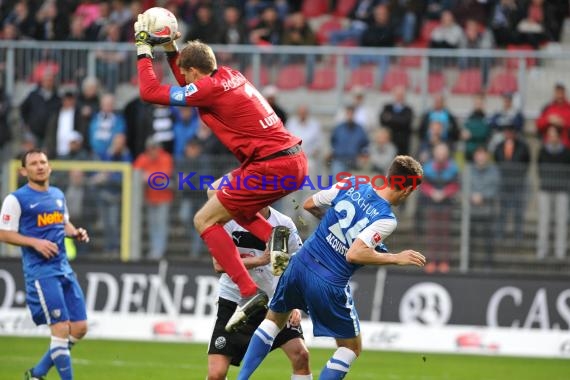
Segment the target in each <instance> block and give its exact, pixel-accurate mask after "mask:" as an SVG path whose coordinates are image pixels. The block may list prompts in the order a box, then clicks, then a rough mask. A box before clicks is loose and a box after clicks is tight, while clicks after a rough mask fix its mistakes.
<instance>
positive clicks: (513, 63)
mask: <svg viewBox="0 0 570 380" xmlns="http://www.w3.org/2000/svg"><path fill="white" fill-rule="evenodd" d="M507 51H512V52H517V51H528V52H532V51H535V50H534V48H533V47H532V46H531V45H508V46H507ZM519 62H520V59H519V58H507V59H506V66H507V69H518V68H519ZM533 66H536V58H527V59H526V68H527V69H528V68H531V67H533Z"/></svg>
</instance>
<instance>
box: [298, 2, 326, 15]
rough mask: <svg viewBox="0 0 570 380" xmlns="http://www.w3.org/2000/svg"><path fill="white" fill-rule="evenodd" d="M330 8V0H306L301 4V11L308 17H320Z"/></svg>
mask: <svg viewBox="0 0 570 380" xmlns="http://www.w3.org/2000/svg"><path fill="white" fill-rule="evenodd" d="M328 10H329V1H328V0H304V1H303V5H302V6H301V12H303V15H304V16H305V17H306V18H311V17H318V16H321V15H323V14H325V13H327V12H328Z"/></svg>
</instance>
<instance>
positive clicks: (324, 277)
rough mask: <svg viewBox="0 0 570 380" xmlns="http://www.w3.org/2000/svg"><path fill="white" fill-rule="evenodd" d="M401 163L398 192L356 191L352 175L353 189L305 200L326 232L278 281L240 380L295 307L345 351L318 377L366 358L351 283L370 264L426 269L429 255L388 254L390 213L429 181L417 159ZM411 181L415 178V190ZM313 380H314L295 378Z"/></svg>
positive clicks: (393, 170) (336, 374) (331, 379)
mask: <svg viewBox="0 0 570 380" xmlns="http://www.w3.org/2000/svg"><path fill="white" fill-rule="evenodd" d="M396 160H397V161H394V164H393V165H391V167H390V173H388V175H389V176H390V177H392V176H394V175H396V176H398V177H400V179H402V178H406V180H405V181H402V182H401V183H400V185H399V186H387V187H383V188H381V189H380V188H376V189H375V188H373V186H372V185H371V184H360V185H356V184H355V182H356V179H355V178H354V177H351V178H350V179H347V182H348V185H351V186H332V187H331V188H330V189H327V190H322V191H319V192H317V193H316V194H314V195H313V196H312V197H310V198H308V199H307V200H306V201H305V203H304V204H303V208H304V209H305V210H306V211H308V212H309V213H311V214H312V215H314V216H315V217H317V218H318V219H320V223H319V226H318V228H317V229H316V230H315V232H314V234H313V235H311V236H310V238H309V239H307V241H306V242H305V244H304V245H303V246H302V247H301V249H300V250H299V251H298V252H297V253H296V254H295V255H293V257H292V258H291V262H290V264H289V266H288V267H287V269H286V271H285V273H283V275H282V276H281V278H280V279H279V282H278V283H277V288H276V290H275V294H274V296H273V298H272V300H271V304H270V306H269V311H268V312H267V314H266V316H265V320H264V321H263V322H261V324H260V325H259V327H258V328H257V330H256V331H255V332H254V333H253V336H252V338H251V340H250V342H249V346H248V349H247V352H246V354H245V356H244V363H243V365H242V369H241V371H240V373H239V375H238V377H237V379H238V380H247V379H249V378H250V377H251V375H252V373H253V372H254V371H255V370H256V368H258V366H259V365H260V364H261V362H262V361H263V360H264V358H265V357H266V356H267V354H269V352H270V349H271V346H272V344H273V343H274V341H275V339H276V337H277V336H278V334H279V332H280V331H281V330H282V329H283V328H284V327H285V325H286V323H287V321H288V320H289V318H290V315H291V312H292V309H294V308H300V309H301V310H303V311H305V312H309V316H310V317H311V321H312V324H313V333H314V335H315V336H330V337H333V338H336V344H337V347H338V348H337V349H336V351H335V352H334V354H333V355H332V357H331V358H330V359H329V360H327V363H326V364H325V365H324V367H323V369H322V371H321V373H320V377H319V378H320V379H322V380H325V379H328V380H338V379H344V378H345V376H346V375H347V373H348V372H349V370H350V368H351V366H352V364H353V363H354V361H355V359H356V358H357V357H358V356H359V355H360V353H361V352H362V337H361V332H360V322H359V320H358V312H357V310H356V307H355V305H354V302H353V301H352V294H351V293H352V291H351V287H350V285H349V282H350V278H351V277H352V275H353V274H354V272H355V271H356V270H358V269H359V268H360V267H362V266H364V265H388V264H400V265H416V266H418V267H422V266H424V265H425V263H426V259H425V257H424V256H423V255H422V254H421V253H419V252H416V251H413V250H405V251H402V252H399V253H392V254H384V253H388V252H389V250H388V248H387V247H386V245H385V240H386V239H387V238H388V237H389V236H390V234H392V233H393V232H394V230H395V228H396V225H397V221H396V217H395V215H394V213H393V212H392V209H391V207H392V206H396V205H399V204H402V203H403V202H404V201H405V200H406V198H408V197H409V195H410V194H411V193H412V192H413V191H414V190H417V188H418V186H417V184H418V182H421V177H422V168H421V166H420V164H419V163H418V162H416V161H415V160H414V159H413V158H411V157H409V156H399V157H398V158H397V159H396ZM412 176H413V177H415V179H414V180H413V184H412V180H410V177H412ZM418 178H419V181H418ZM339 187H341V188H339ZM355 187H358V189H355ZM355 195H357V197H355ZM362 200H365V202H366V204H367V205H369V208H368V210H376V211H377V212H376V213H371V215H366V210H365V209H364V208H363V207H360V205H359V203H360V204H363V203H362ZM348 231H350V232H348ZM357 231H358V232H357ZM345 233H346V235H345ZM327 236H328V238H327ZM336 236H338V238H337V237H336ZM333 242H334V243H333ZM373 377H375V378H376V376H373ZM382 377H385V376H380V378H382ZM311 378H312V377H311V376H310V375H309V376H303V377H295V376H292V377H291V379H299V380H300V379H304V380H309V379H311ZM354 378H358V376H355V377H354Z"/></svg>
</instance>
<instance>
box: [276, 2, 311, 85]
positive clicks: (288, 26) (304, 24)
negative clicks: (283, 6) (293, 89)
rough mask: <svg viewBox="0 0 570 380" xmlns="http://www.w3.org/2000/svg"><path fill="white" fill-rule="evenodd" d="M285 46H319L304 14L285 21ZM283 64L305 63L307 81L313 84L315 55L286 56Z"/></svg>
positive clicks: (290, 17)
mask: <svg viewBox="0 0 570 380" xmlns="http://www.w3.org/2000/svg"><path fill="white" fill-rule="evenodd" d="M283 45H291V46H314V45H318V43H317V36H316V35H315V33H314V32H313V29H312V28H311V25H310V24H309V22H308V21H307V19H306V18H305V16H304V15H303V13H302V12H296V13H292V14H291V15H290V16H288V17H287V19H286V21H285V28H284V31H283ZM281 60H282V64H291V63H304V64H305V66H306V80H307V83H311V82H312V80H313V74H314V71H315V62H316V60H317V57H316V56H315V55H314V54H306V55H299V54H291V55H288V54H284V55H283V56H282V58H281Z"/></svg>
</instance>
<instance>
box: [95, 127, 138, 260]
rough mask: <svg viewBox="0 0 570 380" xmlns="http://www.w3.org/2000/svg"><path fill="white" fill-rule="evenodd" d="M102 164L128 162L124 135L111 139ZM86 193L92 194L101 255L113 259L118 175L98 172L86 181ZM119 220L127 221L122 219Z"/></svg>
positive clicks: (116, 236) (119, 187) (116, 237)
mask: <svg viewBox="0 0 570 380" xmlns="http://www.w3.org/2000/svg"><path fill="white" fill-rule="evenodd" d="M99 160H100V161H103V162H127V163H129V162H131V161H132V156H131V153H130V152H129V149H128V148H127V144H126V138H125V135H124V134H122V133H119V134H116V135H114V136H113V138H112V141H111V145H110V146H109V148H108V150H107V151H106V152H105V153H104V154H103V155H102V156H100V157H99ZM88 183H89V191H90V192H91V194H95V199H96V201H97V211H98V212H99V216H98V217H99V224H100V225H101V226H102V227H103V236H104V238H103V240H104V241H103V250H104V253H105V255H109V256H110V257H113V258H117V257H118V255H119V249H120V231H121V224H120V221H121V212H120V210H121V201H122V199H121V190H122V186H123V176H122V174H121V172H98V173H96V174H95V175H92V176H90V177H89V180H88ZM123 217H128V216H126V215H123Z"/></svg>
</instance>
